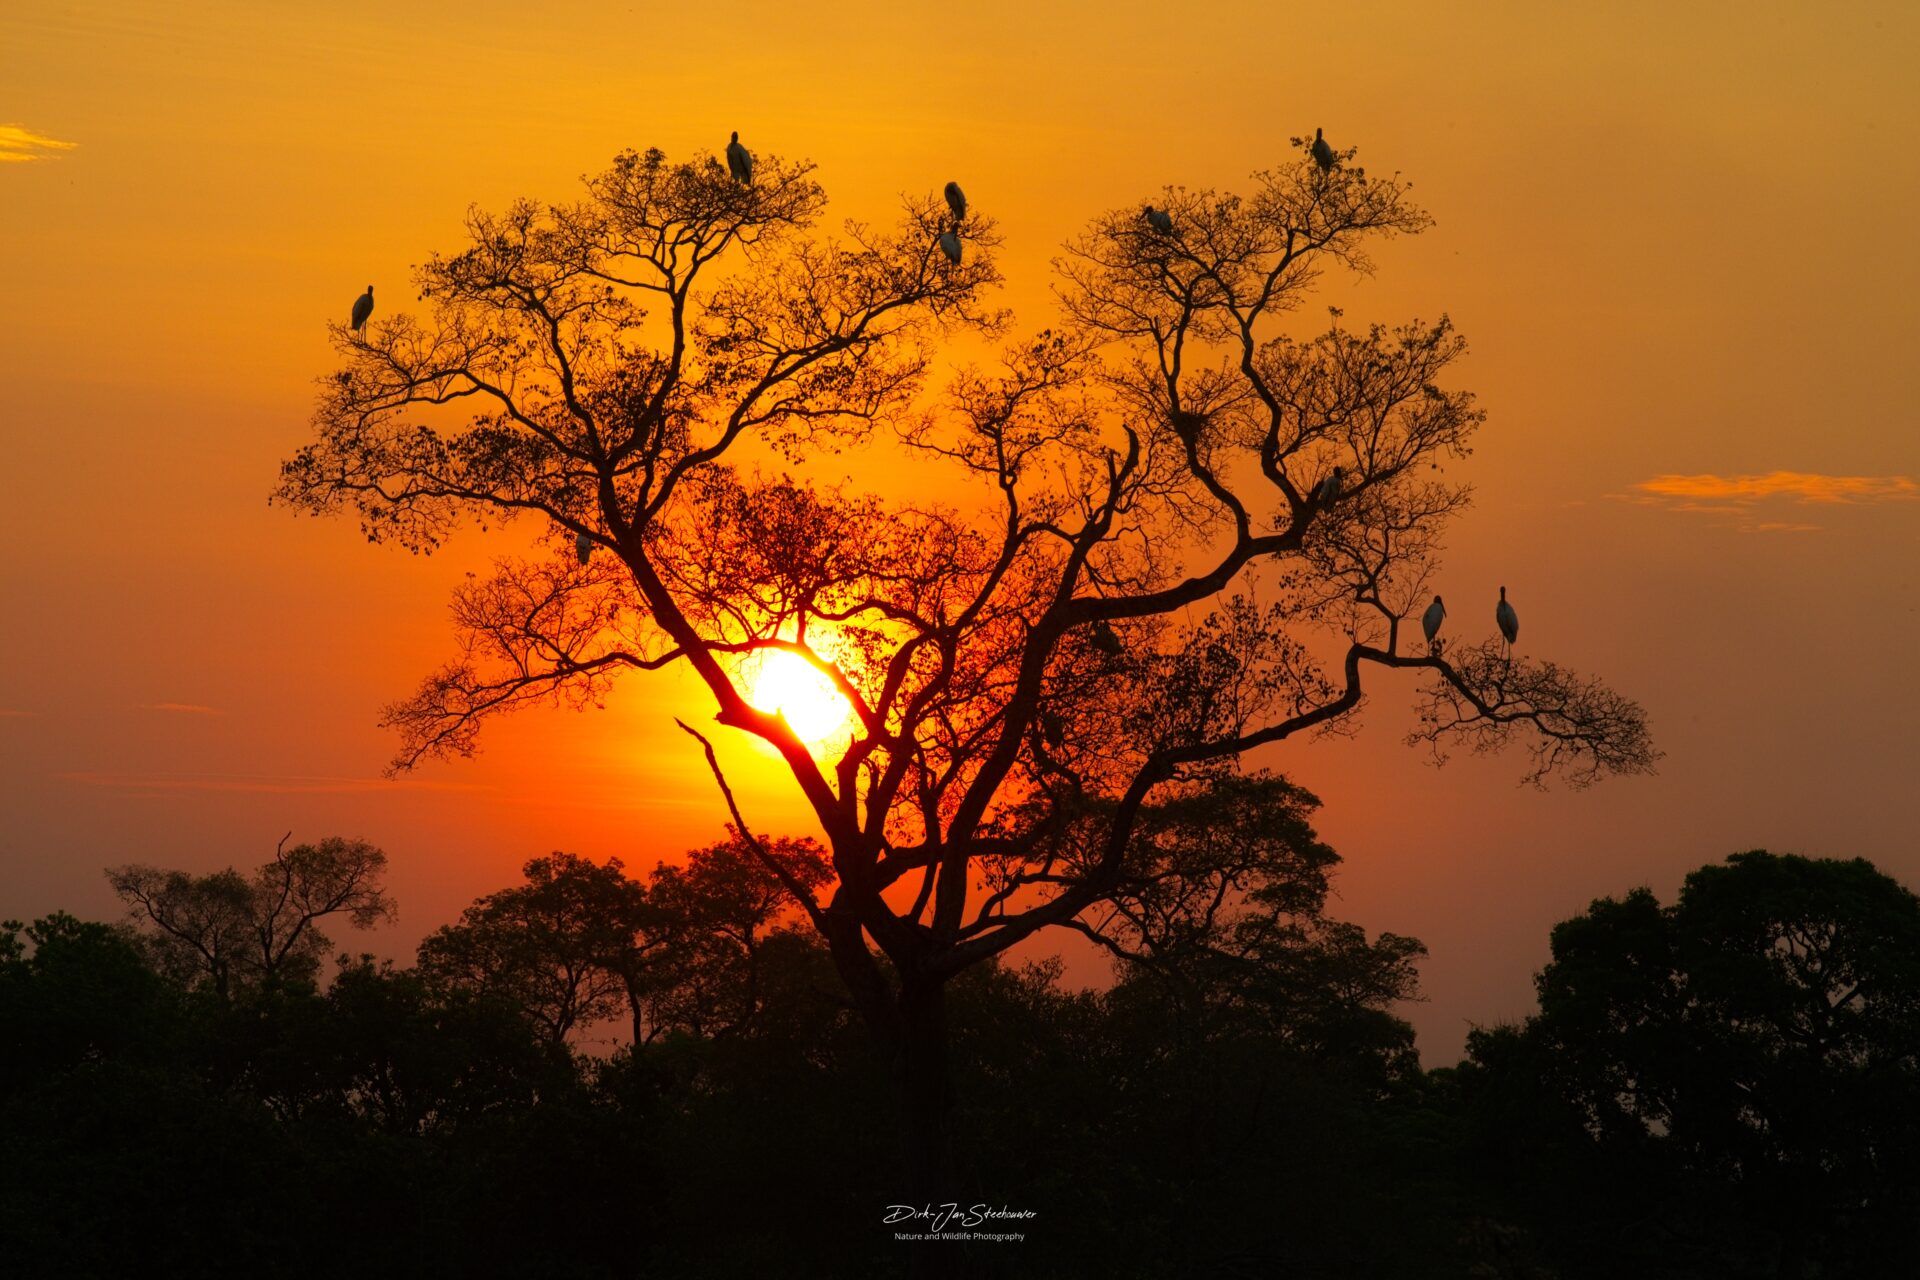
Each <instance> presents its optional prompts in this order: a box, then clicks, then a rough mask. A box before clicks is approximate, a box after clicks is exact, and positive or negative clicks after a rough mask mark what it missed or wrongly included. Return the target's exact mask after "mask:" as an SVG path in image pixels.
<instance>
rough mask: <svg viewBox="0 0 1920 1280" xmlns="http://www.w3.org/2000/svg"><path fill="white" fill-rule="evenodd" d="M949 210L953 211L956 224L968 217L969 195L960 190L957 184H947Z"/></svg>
mask: <svg viewBox="0 0 1920 1280" xmlns="http://www.w3.org/2000/svg"><path fill="white" fill-rule="evenodd" d="M947 208H949V209H951V210H953V220H954V221H955V222H959V221H960V220H961V219H962V218H964V217H966V216H967V193H966V192H964V191H962V190H961V189H960V184H959V183H957V182H949V183H948V184H947Z"/></svg>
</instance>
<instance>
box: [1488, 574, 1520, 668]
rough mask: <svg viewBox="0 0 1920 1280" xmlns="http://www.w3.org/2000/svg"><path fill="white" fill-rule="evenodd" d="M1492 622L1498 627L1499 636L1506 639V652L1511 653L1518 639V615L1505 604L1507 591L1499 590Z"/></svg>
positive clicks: (1510, 606) (1503, 588)
mask: <svg viewBox="0 0 1920 1280" xmlns="http://www.w3.org/2000/svg"><path fill="white" fill-rule="evenodd" d="M1493 620H1494V621H1495V622H1496V623H1498V624H1499V625H1500V634H1501V635H1503V636H1505V637H1506V638H1507V652H1508V653H1512V652H1513V642H1514V641H1515V640H1518V639H1519V638H1520V615H1519V614H1517V613H1515V612H1514V611H1513V606H1512V605H1510V604H1508V603H1507V589H1506V588H1505V587H1502V588H1500V603H1499V605H1498V606H1497V607H1496V608H1495V609H1494V611H1493Z"/></svg>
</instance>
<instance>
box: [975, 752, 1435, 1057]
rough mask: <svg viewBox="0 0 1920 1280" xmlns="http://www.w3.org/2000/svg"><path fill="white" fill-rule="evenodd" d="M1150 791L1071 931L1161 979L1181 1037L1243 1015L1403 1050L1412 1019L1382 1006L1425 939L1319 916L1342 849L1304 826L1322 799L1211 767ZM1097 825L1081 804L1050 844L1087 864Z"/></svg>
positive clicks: (1096, 844)
mask: <svg viewBox="0 0 1920 1280" xmlns="http://www.w3.org/2000/svg"><path fill="white" fill-rule="evenodd" d="M1161 795H1162V797H1163V798H1160V799H1157V800H1155V801H1152V802H1150V803H1148V804H1145V805H1142V806H1141V810H1140V815H1139V818H1138V820H1137V821H1136V823H1135V827H1134V836H1133V841H1132V843H1131V844H1130V845H1129V847H1128V850H1127V856H1126V860H1125V863H1124V864H1123V866H1122V869H1121V872H1120V876H1119V879H1118V881H1117V883H1116V886H1115V888H1114V890H1113V892H1112V893H1111V894H1110V895H1109V896H1108V898H1107V900H1106V901H1105V902H1103V903H1102V904H1100V905H1099V906H1098V907H1096V908H1095V909H1093V910H1090V911H1088V912H1087V913H1086V914H1085V915H1083V916H1081V917H1080V918H1079V919H1077V920H1075V921H1074V922H1073V925H1074V927H1075V928H1077V929H1078V930H1080V931H1081V932H1082V933H1084V934H1086V935H1087V936H1088V937H1090V938H1092V939H1093V940H1094V941H1096V942H1098V943H1100V945H1101V946H1103V947H1104V948H1106V949H1107V950H1108V951H1109V952H1110V953H1112V954H1113V955H1115V956H1116V957H1118V958H1119V959H1120V960H1121V961H1122V962H1123V972H1124V973H1126V974H1127V975H1129V977H1130V978H1132V979H1134V980H1138V979H1141V978H1151V979H1152V980H1154V981H1157V982H1158V983H1160V984H1163V985H1164V987H1165V989H1166V991H1167V993H1168V995H1169V996H1170V998H1171V1000H1172V1002H1173V1005H1174V1007H1175V1008H1176V1009H1177V1010H1179V1011H1180V1013H1181V1015H1182V1018H1183V1021H1184V1022H1185V1023H1186V1026H1187V1034H1207V1033H1208V1030H1209V1028H1210V1027H1211V1026H1213V1025H1215V1024H1217V1023H1219V1022H1220V1021H1222V1020H1223V1018H1224V1020H1225V1021H1227V1022H1238V1023H1244V1022H1245V1021H1246V1020H1247V1018H1248V1017H1252V1018H1254V1019H1256V1020H1257V1021H1258V1022H1259V1024H1260V1025H1261V1026H1263V1027H1264V1028H1265V1029H1266V1030H1268V1031H1270V1032H1271V1033H1273V1034H1275V1035H1277V1036H1280V1037H1282V1038H1283V1039H1287V1040H1290V1041H1293V1042H1295V1043H1298V1044H1300V1045H1302V1046H1305V1045H1309V1044H1316V1043H1318V1044H1324V1045H1326V1046H1328V1047H1331V1046H1332V1044H1333V1043H1334V1042H1336V1041H1342V1040H1347V1039H1351V1038H1353V1037H1355V1036H1359V1037H1361V1038H1366V1037H1368V1036H1369V1035H1382V1036H1385V1037H1386V1039H1387V1040H1388V1041H1390V1042H1393V1043H1395V1044H1397V1045H1398V1046H1399V1048H1400V1050H1401V1051H1402V1052H1404V1053H1408V1054H1410V1053H1411V1050H1412V1037H1411V1031H1410V1029H1409V1028H1407V1027H1406V1024H1405V1023H1403V1022H1401V1021H1400V1020H1399V1019H1398V1018H1395V1017H1393V1016H1392V1015H1391V1014H1390V1013H1389V1012H1388V1011H1389V1010H1390V1009H1391V1008H1392V1007H1393V1005H1394V1004H1395V1003H1397V1002H1399V1001H1402V1000H1411V999H1415V998H1417V991H1418V986H1419V980H1418V977H1417V975H1416V973H1415V970H1414V963H1415V961H1416V960H1417V959H1419V958H1420V957H1422V956H1424V955H1425V954H1426V948H1424V947H1423V946H1421V945H1420V943H1419V942H1418V941H1417V940H1415V939H1412V938H1402V937H1399V936H1397V935H1394V934H1390V933H1389V934H1382V935H1381V936H1380V938H1379V939H1378V940H1377V941H1374V942H1369V941H1368V940H1367V937H1366V933H1365V931H1364V930H1362V929H1361V928H1360V927H1359V926H1357V925H1353V924H1348V923H1344V922H1341V921H1334V920H1329V919H1327V918H1326V917H1325V915H1324V914H1323V912H1324V910H1325V907H1326V900H1327V892H1328V883H1327V874H1328V872H1329V870H1330V869H1331V868H1332V867H1333V866H1334V864H1336V863H1337V862H1338V861H1339V855H1337V854H1335V853H1334V851H1333V850H1332V849H1330V848H1328V847H1327V846H1326V845H1324V844H1322V843H1320V841H1319V840H1318V839H1317V838H1316V836H1315V834H1314V830H1313V828H1312V826H1311V825H1309V823H1308V817H1309V815H1310V814H1311V813H1312V811H1313V810H1314V809H1315V808H1317V807H1318V805H1319V801H1318V800H1317V799H1315V798H1314V796H1313V795H1312V794H1310V793H1309V792H1307V791H1304V790H1302V789H1301V788H1299V787H1296V786H1294V785H1293V784H1292V783H1290V782H1287V781H1286V780H1285V779H1283V778H1279V777H1276V776H1274V775H1272V774H1267V773H1256V774H1251V775H1244V776H1242V775H1235V774H1229V773H1221V772H1216V773H1215V774H1213V775H1211V776H1204V777H1197V778H1194V779H1193V780H1190V781H1186V782H1182V783H1177V784H1174V785H1171V786H1168V787H1165V788H1162V792H1161ZM1107 821H1108V819H1107V817H1106V815H1105V814H1104V813H1101V812H1100V811H1098V810H1095V811H1093V812H1091V813H1089V814H1088V815H1087V817H1086V819H1084V820H1082V821H1080V822H1076V823H1073V824H1071V825H1070V826H1069V827H1068V828H1066V830H1065V832H1064V833H1063V839H1062V840H1061V842H1060V844H1059V845H1058V846H1057V847H1056V848H1054V849H1052V850H1050V852H1053V853H1055V854H1056V855H1057V856H1058V857H1059V859H1060V860H1061V861H1062V862H1063V863H1064V864H1065V865H1066V866H1068V867H1070V868H1080V867H1084V866H1085V865H1086V864H1087V863H1089V862H1091V861H1092V860H1094V859H1097V858H1098V857H1099V856H1100V854H1101V842H1102V841H1103V839H1104V836H1105V833H1106V826H1107ZM985 861H986V865H987V866H988V867H989V869H992V868H993V866H994V863H993V860H992V859H987V860H985ZM1013 878H1014V879H1015V880H1016V881H1017V879H1018V876H1017V875H1016V876H1015V877H1013Z"/></svg>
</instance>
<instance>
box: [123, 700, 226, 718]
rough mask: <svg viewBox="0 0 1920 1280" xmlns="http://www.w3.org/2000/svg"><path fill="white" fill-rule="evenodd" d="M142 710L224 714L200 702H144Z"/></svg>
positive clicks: (191, 714) (195, 714)
mask: <svg viewBox="0 0 1920 1280" xmlns="http://www.w3.org/2000/svg"><path fill="white" fill-rule="evenodd" d="M140 709H141V710H142V711H166V712H169V713H171V714H173V715H181V716H217V715H220V714H222V713H221V712H220V711H219V710H218V709H217V708H215V707H209V706H204V705H202V704H201V703H198V702H143V703H141V704H140Z"/></svg>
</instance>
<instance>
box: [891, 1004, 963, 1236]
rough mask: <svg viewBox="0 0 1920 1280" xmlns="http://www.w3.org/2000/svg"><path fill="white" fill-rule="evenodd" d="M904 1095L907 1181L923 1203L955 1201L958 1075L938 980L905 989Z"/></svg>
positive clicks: (901, 1065)
mask: <svg viewBox="0 0 1920 1280" xmlns="http://www.w3.org/2000/svg"><path fill="white" fill-rule="evenodd" d="M900 1018H901V1024H902V1025H901V1032H902V1035H901V1045H900V1058H899V1072H900V1094H901V1103H902V1106H903V1108H904V1114H903V1116H902V1119H903V1121H904V1124H905V1137H906V1147H907V1181H908V1184H909V1186H910V1187H911V1188H912V1193H913V1195H914V1197H915V1198H916V1199H917V1200H919V1201H921V1202H922V1203H933V1204H946V1203H948V1202H949V1201H953V1200H955V1199H956V1198H957V1197H958V1195H959V1193H960V1188H959V1187H957V1186H956V1185H954V1183H955V1178H954V1169H953V1076H952V1073H951V1071H950V1070H949V1068H948V1063H947V996H946V991H945V988H944V985H943V984H941V983H940V982H938V981H933V982H926V981H918V982H910V983H908V984H906V985H905V986H903V987H902V988H901V991H900Z"/></svg>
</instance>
